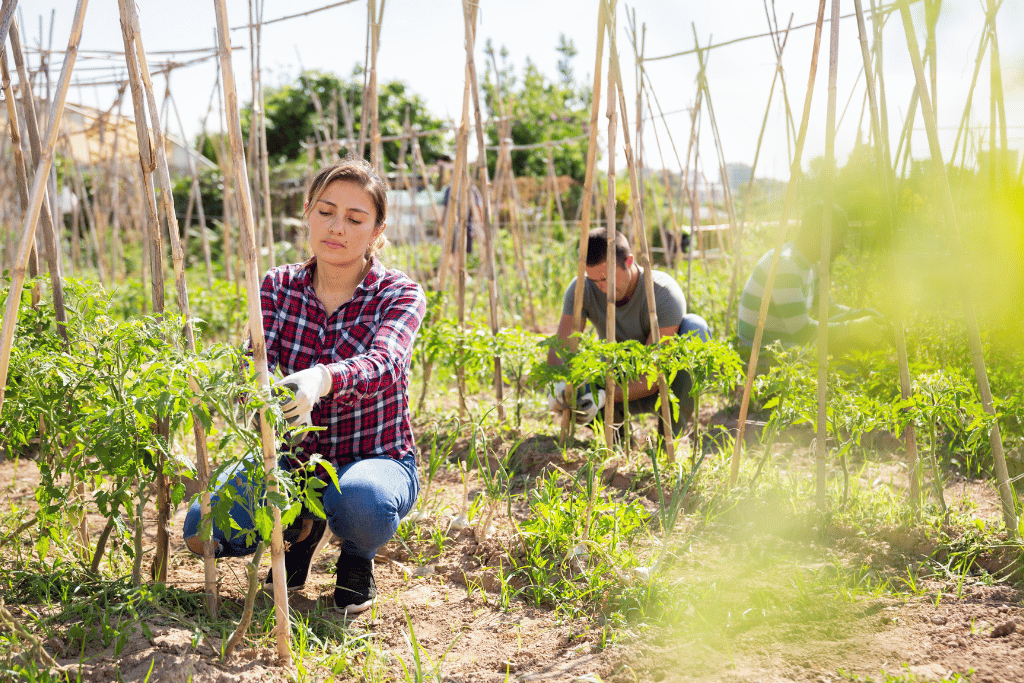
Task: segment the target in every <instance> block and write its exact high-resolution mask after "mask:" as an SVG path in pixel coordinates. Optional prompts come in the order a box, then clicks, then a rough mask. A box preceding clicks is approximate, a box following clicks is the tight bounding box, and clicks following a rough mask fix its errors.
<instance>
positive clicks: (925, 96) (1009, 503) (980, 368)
mask: <svg viewBox="0 0 1024 683" xmlns="http://www.w3.org/2000/svg"><path fill="white" fill-rule="evenodd" d="M897 4H898V5H899V8H900V15H901V17H902V18H903V29H904V33H905V34H906V37H907V48H908V49H909V51H910V61H911V63H912V64H913V67H914V76H915V78H916V79H917V89H918V91H919V93H920V100H921V115H922V117H923V118H924V123H925V129H926V131H927V133H928V148H929V150H930V152H931V157H932V165H933V166H934V167H935V171H936V172H937V173H938V174H939V193H940V194H941V198H940V199H941V202H942V210H943V216H944V218H945V220H946V223H947V225H948V226H949V230H950V233H951V236H952V238H953V242H954V248H955V250H956V251H957V252H958V253H963V252H964V249H963V245H962V243H961V241H962V238H961V236H960V226H959V224H958V222H957V217H956V210H955V208H954V206H953V195H952V193H951V192H950V190H949V178H948V176H947V174H946V165H945V163H944V162H943V159H942V148H941V146H940V145H939V132H938V126H937V125H936V122H935V111H934V110H933V109H932V102H931V95H930V94H929V93H928V88H927V83H926V82H925V77H924V68H923V67H922V65H921V57H920V54H921V53H920V52H919V48H918V45H917V36H916V35H915V33H914V22H913V19H911V17H910V6H909V5H908V3H907V0H897ZM962 283H963V297H964V312H965V318H966V324H967V340H968V345H969V346H970V350H971V363H972V364H973V366H974V376H975V379H976V380H977V382H978V393H979V395H980V397H981V404H982V406H983V407H984V409H985V412H986V413H988V414H989V415H991V416H992V418H993V420H992V427H991V428H990V430H989V445H990V446H991V448H992V459H993V460H994V461H995V470H996V482H997V488H998V490H999V498H1000V500H1001V501H1002V505H1003V521H1004V522H1005V523H1006V530H1007V534H1008V535H1009V537H1010V538H1011V539H1013V538H1017V510H1016V508H1015V506H1014V502H1013V492H1012V491H1011V490H1010V478H1009V474H1008V472H1007V469H1006V457H1005V455H1004V454H1003V439H1002V436H1001V435H1000V432H999V420H998V418H997V415H996V411H995V407H994V405H993V403H992V389H991V387H990V386H989V383H988V371H987V370H986V368H985V355H984V351H983V349H982V346H981V333H980V331H979V330H978V318H977V314H976V313H975V311H974V302H973V300H972V298H971V293H970V292H969V289H968V285H969V282H968V278H966V277H964V278H963V279H962Z"/></svg>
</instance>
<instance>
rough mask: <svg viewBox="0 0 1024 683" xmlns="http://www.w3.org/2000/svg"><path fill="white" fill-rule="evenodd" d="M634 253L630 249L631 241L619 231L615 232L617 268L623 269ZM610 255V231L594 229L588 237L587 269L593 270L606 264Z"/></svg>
mask: <svg viewBox="0 0 1024 683" xmlns="http://www.w3.org/2000/svg"><path fill="white" fill-rule="evenodd" d="M632 253H633V251H632V250H631V249H630V248H629V240H627V239H626V236H625V235H623V234H622V233H621V232H619V231H617V230H616V231H615V267H616V268H619V267H622V264H624V263H625V262H626V259H627V258H629V255H630V254H632ZM607 255H608V230H607V229H606V228H594V229H593V230H591V231H590V233H589V234H588V235H587V267H588V268H592V267H594V266H599V265H601V264H602V263H604V262H605V261H606V260H607V259H606V257H607Z"/></svg>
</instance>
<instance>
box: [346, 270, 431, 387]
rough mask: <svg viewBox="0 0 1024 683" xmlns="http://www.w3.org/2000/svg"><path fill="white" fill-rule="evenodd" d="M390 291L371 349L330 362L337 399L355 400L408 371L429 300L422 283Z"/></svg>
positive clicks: (395, 379)
mask: <svg viewBox="0 0 1024 683" xmlns="http://www.w3.org/2000/svg"><path fill="white" fill-rule="evenodd" d="M395 289H397V291H396V292H394V293H390V292H389V293H388V300H387V302H386V303H385V304H384V312H383V316H382V318H381V322H380V325H379V327H378V328H377V330H376V332H375V333H374V335H373V340H372V342H371V343H370V347H369V349H367V351H366V352H364V353H360V354H358V355H355V356H353V357H352V358H347V359H345V360H342V361H338V362H336V363H330V364H328V365H327V369H328V371H329V372H330V374H331V391H330V394H329V396H331V397H333V399H334V400H335V401H340V402H344V403H349V402H355V401H358V400H360V399H362V398H363V397H364V396H369V395H373V394H377V393H380V392H381V391H384V390H385V389H387V388H389V387H391V386H393V385H394V384H395V383H396V382H398V381H399V380H400V379H401V378H403V377H404V376H405V375H406V373H407V372H408V367H409V363H410V360H411V358H412V345H413V342H414V341H415V339H416V332H417V330H418V329H419V326H420V323H421V322H422V321H423V316H424V314H425V312H426V307H427V302H426V297H425V296H424V294H423V290H422V289H421V288H420V286H419V285H417V284H415V283H412V282H409V283H408V284H404V285H402V286H400V287H396V288H395Z"/></svg>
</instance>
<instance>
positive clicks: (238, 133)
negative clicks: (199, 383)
mask: <svg viewBox="0 0 1024 683" xmlns="http://www.w3.org/2000/svg"><path fill="white" fill-rule="evenodd" d="M214 5H215V7H216V10H217V35H218V46H219V48H220V67H221V75H222V79H221V83H222V84H223V88H224V102H225V105H226V108H227V121H228V137H229V138H230V139H231V156H232V159H233V162H234V163H233V164H232V166H233V170H234V181H235V185H236V186H237V188H238V192H239V196H240V197H241V203H242V210H241V211H240V212H239V214H240V216H239V218H240V221H239V224H240V227H241V231H242V237H243V239H244V243H245V246H246V254H245V289H246V298H247V300H248V307H249V334H250V335H251V337H250V339H251V344H252V358H253V362H254V363H255V365H256V372H257V374H258V375H259V380H260V385H261V386H262V387H263V390H264V391H266V392H268V393H269V391H270V372H269V369H268V367H267V342H266V338H265V337H264V334H263V311H262V309H261V307H260V280H259V274H258V273H257V272H256V258H255V253H254V252H255V250H256V236H255V229H254V226H253V221H252V199H251V198H250V196H249V183H248V181H247V179H246V173H245V152H244V150H243V149H242V127H241V123H240V120H239V116H238V95H237V94H236V92H237V91H236V90H235V75H234V70H233V68H232V66H231V37H230V36H229V35H228V10H227V3H226V0H214ZM262 413H263V411H261V414H260V436H261V437H262V439H263V465H264V467H265V468H266V472H267V495H268V497H269V496H271V495H273V494H275V493H277V488H278V487H277V477H276V476H275V474H274V471H275V469H276V467H277V437H276V435H275V434H274V429H273V427H272V426H271V425H270V421H269V420H268V419H266V416H265V415H263V414H262ZM271 511H272V513H273V519H274V528H273V531H272V532H271V535H270V557H271V566H272V567H273V570H274V615H275V620H276V624H277V627H276V632H277V655H278V657H279V658H280V659H281V662H282V663H283V664H285V665H286V666H290V665H291V649H290V647H289V640H290V635H291V628H290V626H289V619H288V588H287V584H286V583H285V582H286V581H287V572H286V570H285V567H284V539H283V537H282V535H281V511H280V510H279V509H278V508H276V507H272V508H271Z"/></svg>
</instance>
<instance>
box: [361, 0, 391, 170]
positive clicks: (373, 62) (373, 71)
mask: <svg viewBox="0 0 1024 683" xmlns="http://www.w3.org/2000/svg"><path fill="white" fill-rule="evenodd" d="M367 1H368V9H369V12H370V80H369V83H368V84H367V86H366V98H367V99H369V109H367V107H366V104H367V102H366V99H364V100H363V109H364V110H367V111H369V117H370V165H371V166H373V171H374V173H376V174H377V175H383V173H384V160H383V159H382V158H381V157H382V155H381V151H382V150H381V146H380V112H379V111H378V107H379V106H380V103H379V102H378V99H377V52H378V51H379V50H380V25H381V22H382V21H383V20H384V2H385V0H380V10H379V11H378V10H377V0H367ZM360 151H361V148H360Z"/></svg>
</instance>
